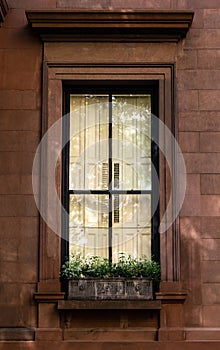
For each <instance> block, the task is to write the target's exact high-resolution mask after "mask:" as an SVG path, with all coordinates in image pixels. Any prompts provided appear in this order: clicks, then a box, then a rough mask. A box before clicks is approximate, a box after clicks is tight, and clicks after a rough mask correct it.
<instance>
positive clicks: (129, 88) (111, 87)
mask: <svg viewBox="0 0 220 350" xmlns="http://www.w3.org/2000/svg"><path fill="white" fill-rule="evenodd" d="M158 87H159V84H158V81H140V82H138V81H129V82H125V81H124V82H123V81H115V82H114V81H110V82H103V81H92V82H88V81H79V82H77V85H76V84H75V83H72V84H71V82H66V83H65V82H64V83H63V115H66V114H68V113H69V112H70V94H71V93H74V94H94V93H99V94H100V93H104V94H109V96H111V95H112V94H125V93H128V94H143V93H144V94H150V95H151V112H152V114H153V115H154V116H156V117H157V118H159V116H158V113H159V107H158ZM109 102H111V97H110V100H109ZM109 116H110V118H111V111H110V114H109ZM152 120H153V123H152V125H151V161H152V164H153V166H154V168H155V170H156V172H157V174H158V177H159V148H158V125H156V124H157V123H156V122H155V119H152ZM66 124H67V123H66V119H65V123H63V133H64V137H65V139H66V138H68V135H66V133H69V121H68V125H66ZM109 125H110V129H109V140H111V137H112V134H111V120H109ZM110 142H111V141H110ZM109 149H111V145H110V148H109ZM109 166H110V168H111V167H112V160H111V151H110V156H109ZM111 177H112V172H111V171H110V170H109V183H111V182H112V178H111ZM151 181H152V189H151V190H132V191H120V190H112V189H108V190H106V191H103V190H98V191H92V190H89V193H91V194H108V195H109V200H110V202H111V198H112V194H122V193H123V194H125V192H126V194H131V195H137V194H138V195H140V194H141V193H142V194H150V195H151V203H152V204H153V205H152V207H154V208H155V205H154V203H155V201H156V200H158V198H159V188H157V187H158V184H156V181H155V178H154V176H152V178H151ZM87 192H88V191H83V190H70V189H69V143H68V144H67V145H66V146H65V148H64V150H63V153H62V203H63V206H64V208H65V209H66V210H67V212H68V211H69V196H70V195H71V194H85V193H87ZM67 220H68V218H67V216H65V217H63V222H62V244H61V246H62V258H61V263H63V262H64V261H65V259H66V257H67V256H68V255H69V234H68V231H69V223H68V222H67ZM111 222H112V211H111V210H110V211H109V223H110V226H109V239H108V242H109V243H108V257H109V259H110V261H111V260H112V232H111V231H112V230H111V229H112V227H111ZM158 228H159V202H158V203H157V204H156V209H155V211H154V213H153V215H152V218H151V255H152V258H153V259H154V260H155V261H157V262H160V244H159V242H160V241H159V232H158Z"/></svg>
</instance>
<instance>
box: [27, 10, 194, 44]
mask: <svg viewBox="0 0 220 350" xmlns="http://www.w3.org/2000/svg"><path fill="white" fill-rule="evenodd" d="M193 15H194V13H193V12H192V11H133V10H121V11H110V10H109V11H100V10H99V11H94V10H93V11H91V10H87V11H85V10H84V11H60V10H59V11H58V10H55V11H27V12H26V16H27V19H28V23H29V24H30V26H31V27H32V28H33V30H34V31H35V32H36V33H37V34H39V35H40V37H41V39H42V40H43V41H85V42H89V41H90V42H91V41H93V42H94V41H99V42H100V41H104V42H106V41H109V42H113V41H114V42H116V41H117V42H178V41H179V40H181V39H182V38H184V37H185V36H186V34H187V31H188V30H189V27H190V25H191V24H192V20H193Z"/></svg>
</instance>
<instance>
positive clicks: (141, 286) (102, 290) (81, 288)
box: [67, 278, 153, 300]
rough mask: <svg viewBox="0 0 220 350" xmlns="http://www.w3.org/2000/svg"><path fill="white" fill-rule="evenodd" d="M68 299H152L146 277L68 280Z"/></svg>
mask: <svg viewBox="0 0 220 350" xmlns="http://www.w3.org/2000/svg"><path fill="white" fill-rule="evenodd" d="M67 294H68V296H67V297H68V299H69V300H82V299H83V300H86V299H87V300H153V281H152V280H150V279H147V278H80V279H73V280H69V281H68V293H67Z"/></svg>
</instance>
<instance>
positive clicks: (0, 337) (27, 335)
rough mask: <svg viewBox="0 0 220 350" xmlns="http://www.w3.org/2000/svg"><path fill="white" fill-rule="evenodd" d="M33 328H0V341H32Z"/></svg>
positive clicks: (33, 335)
mask: <svg viewBox="0 0 220 350" xmlns="http://www.w3.org/2000/svg"><path fill="white" fill-rule="evenodd" d="M34 337H35V330H34V329H32V328H22V327H11V328H0V341H33V340H34Z"/></svg>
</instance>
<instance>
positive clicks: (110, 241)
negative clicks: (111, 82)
mask: <svg viewBox="0 0 220 350" xmlns="http://www.w3.org/2000/svg"><path fill="white" fill-rule="evenodd" d="M108 145H109V147H108V152H109V157H108V162H109V183H108V190H109V214H108V219H109V237H108V240H109V261H110V262H111V261H112V193H111V191H112V95H109V129H108Z"/></svg>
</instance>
